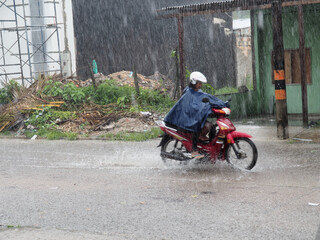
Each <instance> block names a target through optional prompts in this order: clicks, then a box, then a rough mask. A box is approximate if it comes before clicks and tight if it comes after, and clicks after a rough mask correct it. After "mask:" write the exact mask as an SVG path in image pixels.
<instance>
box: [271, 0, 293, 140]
mask: <svg viewBox="0 0 320 240" xmlns="http://www.w3.org/2000/svg"><path fill="white" fill-rule="evenodd" d="M281 4H282V0H274V1H273V2H272V4H271V10H272V31H273V53H274V54H273V56H272V57H273V64H274V66H273V69H274V72H273V76H274V83H275V84H274V85H275V99H276V121H277V136H278V138H280V139H287V138H288V137H289V131H288V112H287V96H286V81H285V69H284V49H283V35H282V6H281Z"/></svg>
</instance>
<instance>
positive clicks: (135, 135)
mask: <svg viewBox="0 0 320 240" xmlns="http://www.w3.org/2000/svg"><path fill="white" fill-rule="evenodd" d="M161 133H162V131H161V129H160V128H152V129H151V130H150V131H145V132H132V133H129V132H119V133H117V134H112V133H107V134H105V135H101V136H100V137H101V138H106V139H108V140H113V141H133V142H142V141H146V140H149V139H154V138H157V137H158V136H159V135H160V134H161Z"/></svg>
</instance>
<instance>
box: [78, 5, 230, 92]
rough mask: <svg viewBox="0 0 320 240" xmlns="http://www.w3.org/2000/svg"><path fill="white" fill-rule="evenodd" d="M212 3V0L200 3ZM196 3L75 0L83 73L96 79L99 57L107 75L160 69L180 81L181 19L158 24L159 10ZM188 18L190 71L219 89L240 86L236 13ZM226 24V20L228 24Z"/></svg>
mask: <svg viewBox="0 0 320 240" xmlns="http://www.w3.org/2000/svg"><path fill="white" fill-rule="evenodd" d="M197 2H198V3H200V2H211V1H210V0H199V1H197ZM191 3H195V2H194V1H192V0H159V1H158V0H130V1H114V0H106V1H100V0H92V1H86V0H77V1H73V15H74V26H75V36H76V39H77V69H78V74H79V76H81V78H83V79H86V78H87V77H89V76H90V72H89V68H88V64H90V63H91V62H92V60H93V59H95V60H96V62H97V64H98V69H99V71H100V72H102V73H103V74H105V75H106V74H110V73H113V72H117V71H121V70H132V69H133V66H135V67H136V69H137V71H138V72H139V73H141V74H143V75H147V76H148V75H152V74H154V72H155V71H160V72H161V73H162V74H165V75H167V76H169V77H171V78H173V77H175V64H174V61H173V59H171V58H170V55H171V51H172V50H174V49H175V48H177V47H178V30H177V21H176V19H163V20H156V19H155V16H156V10H157V9H160V8H163V7H168V6H177V5H184V4H191ZM213 17H214V16H212V15H201V16H194V17H185V18H184V30H185V32H184V33H185V38H184V41H185V61H186V66H187V67H188V69H189V70H190V71H196V70H197V71H201V72H203V73H204V74H205V75H206V76H207V78H208V80H209V82H210V83H211V84H212V85H213V86H214V87H216V88H220V87H224V86H227V85H228V86H232V85H233V86H234V85H235V72H234V70H235V67H234V51H233V41H232V34H230V31H227V29H229V30H230V29H231V28H232V18H230V14H229V15H228V14H220V15H215V17H216V18H219V19H222V20H223V21H220V22H213ZM221 22H224V23H223V24H222V23H221Z"/></svg>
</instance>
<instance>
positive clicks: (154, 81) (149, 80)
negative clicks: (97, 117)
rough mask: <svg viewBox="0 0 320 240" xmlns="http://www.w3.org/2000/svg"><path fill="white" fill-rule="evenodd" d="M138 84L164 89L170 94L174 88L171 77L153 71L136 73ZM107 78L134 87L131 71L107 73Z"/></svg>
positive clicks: (121, 84) (143, 86) (120, 84)
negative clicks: (146, 73)
mask: <svg viewBox="0 0 320 240" xmlns="http://www.w3.org/2000/svg"><path fill="white" fill-rule="evenodd" d="M137 77H138V84H139V87H141V88H149V89H155V90H160V91H166V92H169V93H170V94H171V93H172V91H173V89H174V83H173V81H172V80H171V79H169V78H167V77H166V76H165V75H163V74H161V73H159V72H155V74H153V75H151V76H148V77H146V76H144V75H142V74H137ZM107 79H109V80H110V79H114V80H115V81H116V83H117V84H119V86H125V85H127V86H131V87H134V86H135V85H134V77H133V72H130V71H121V72H116V73H112V74H109V75H108V76H107Z"/></svg>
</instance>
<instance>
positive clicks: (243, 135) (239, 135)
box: [227, 131, 252, 144]
mask: <svg viewBox="0 0 320 240" xmlns="http://www.w3.org/2000/svg"><path fill="white" fill-rule="evenodd" d="M235 138H252V136H251V135H249V134H247V133H243V132H237V131H233V132H231V133H228V134H227V142H228V143H229V144H230V143H234V139H235Z"/></svg>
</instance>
